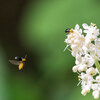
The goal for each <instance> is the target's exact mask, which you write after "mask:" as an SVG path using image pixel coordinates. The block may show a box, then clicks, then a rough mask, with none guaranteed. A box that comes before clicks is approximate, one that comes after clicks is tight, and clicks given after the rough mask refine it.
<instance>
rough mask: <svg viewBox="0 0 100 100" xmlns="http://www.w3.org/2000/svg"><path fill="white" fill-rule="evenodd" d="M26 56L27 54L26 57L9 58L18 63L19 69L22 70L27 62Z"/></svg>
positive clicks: (11, 61)
mask: <svg viewBox="0 0 100 100" xmlns="http://www.w3.org/2000/svg"><path fill="white" fill-rule="evenodd" d="M26 57H27V55H25V57H15V60H9V62H10V63H12V64H14V65H18V69H19V70H21V69H22V68H23V66H24V64H25V62H26Z"/></svg>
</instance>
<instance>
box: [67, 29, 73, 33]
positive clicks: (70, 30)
mask: <svg viewBox="0 0 100 100" xmlns="http://www.w3.org/2000/svg"><path fill="white" fill-rule="evenodd" d="M70 32H73V30H72V29H70V28H68V29H66V30H65V33H67V34H68V33H70Z"/></svg>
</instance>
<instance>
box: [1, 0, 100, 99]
mask: <svg viewBox="0 0 100 100" xmlns="http://www.w3.org/2000/svg"><path fill="white" fill-rule="evenodd" d="M99 20H100V0H62V1H61V0H51V1H50V0H1V1H0V100H80V99H81V100H94V99H93V97H92V91H91V93H89V94H87V96H85V97H84V96H82V95H81V86H78V87H77V83H78V79H77V74H75V73H73V72H72V67H73V66H74V64H75V63H74V62H75V59H74V58H73V57H72V56H71V54H70V52H69V51H67V50H66V51H65V52H63V50H64V48H65V46H66V44H65V43H64V40H65V38H66V35H65V33H64V31H65V29H66V28H74V26H75V24H79V25H81V24H82V23H88V24H90V23H91V22H93V23H96V24H97V26H98V27H99V28H100V22H99ZM25 54H27V55H28V57H27V62H26V64H25V66H24V68H23V69H22V70H21V71H19V70H18V68H17V67H16V66H15V65H12V64H10V63H9V62H8V60H9V59H14V57H15V56H25Z"/></svg>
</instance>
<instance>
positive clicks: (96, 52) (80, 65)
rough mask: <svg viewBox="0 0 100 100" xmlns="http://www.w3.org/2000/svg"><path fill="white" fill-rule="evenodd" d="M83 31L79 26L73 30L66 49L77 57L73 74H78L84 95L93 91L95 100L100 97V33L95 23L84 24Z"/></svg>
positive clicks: (68, 35)
mask: <svg viewBox="0 0 100 100" xmlns="http://www.w3.org/2000/svg"><path fill="white" fill-rule="evenodd" d="M82 26H83V30H82V29H81V28H80V27H79V25H78V24H77V25H76V26H75V29H71V30H72V31H69V33H68V34H67V38H66V39H65V42H66V43H67V46H66V49H68V50H69V47H70V51H71V54H72V56H73V57H75V64H76V65H75V66H74V67H73V68H72V70H73V72H77V73H78V74H79V75H78V76H79V79H80V82H79V83H80V84H81V87H82V91H81V93H82V95H84V96H85V95H86V94H87V93H89V92H90V90H93V92H92V95H93V96H94V98H95V99H98V98H99V95H100V64H99V61H100V38H99V36H100V32H99V29H98V28H97V26H96V25H95V24H93V23H91V24H90V26H88V25H87V24H82Z"/></svg>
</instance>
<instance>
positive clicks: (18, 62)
mask: <svg viewBox="0 0 100 100" xmlns="http://www.w3.org/2000/svg"><path fill="white" fill-rule="evenodd" d="M9 62H10V63H12V64H14V65H20V63H21V62H20V61H16V60H9Z"/></svg>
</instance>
